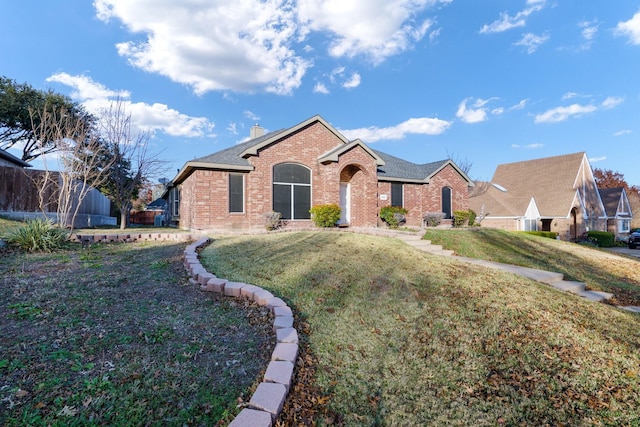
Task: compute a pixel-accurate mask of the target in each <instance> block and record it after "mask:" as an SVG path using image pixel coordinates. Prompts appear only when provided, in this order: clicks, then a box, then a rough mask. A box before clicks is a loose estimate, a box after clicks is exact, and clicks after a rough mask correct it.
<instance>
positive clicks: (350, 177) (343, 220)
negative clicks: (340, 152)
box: [338, 164, 364, 226]
mask: <svg viewBox="0 0 640 427" xmlns="http://www.w3.org/2000/svg"><path fill="white" fill-rule="evenodd" d="M363 174H364V172H363V170H362V168H360V166H358V165H354V164H351V165H347V166H345V167H344V168H343V169H342V171H340V221H338V224H340V225H342V226H347V225H349V224H351V223H352V220H353V215H352V213H353V211H354V209H353V207H354V206H355V205H356V204H357V200H355V199H354V197H352V196H353V193H354V191H353V187H354V181H355V180H357V177H358V176H359V175H363Z"/></svg>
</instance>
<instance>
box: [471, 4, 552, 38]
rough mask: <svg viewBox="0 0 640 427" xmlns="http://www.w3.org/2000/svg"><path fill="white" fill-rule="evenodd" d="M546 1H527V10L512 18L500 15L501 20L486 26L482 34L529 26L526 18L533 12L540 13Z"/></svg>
mask: <svg viewBox="0 0 640 427" xmlns="http://www.w3.org/2000/svg"><path fill="white" fill-rule="evenodd" d="M545 3H546V1H545V0H534V1H527V5H528V6H529V7H527V8H526V9H524V10H522V11H520V12H518V13H516V14H515V15H513V16H511V15H509V14H508V13H506V12H502V13H500V19H497V20H495V21H493V22H492V23H491V24H485V25H483V26H482V28H480V34H489V33H501V32H504V31H508V30H511V29H512V28H517V27H524V26H525V25H526V24H527V21H526V18H527V17H529V15H531V14H532V13H533V12H538V11H540V10H542V8H544V6H545Z"/></svg>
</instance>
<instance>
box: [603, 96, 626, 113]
mask: <svg viewBox="0 0 640 427" xmlns="http://www.w3.org/2000/svg"><path fill="white" fill-rule="evenodd" d="M623 102H624V98H620V97H615V96H610V97H608V98H607V99H605V100H604V101H602V104H600V106H601V107H602V108H604V109H605V110H609V109H611V108H614V107H616V106H618V105H620V104H622V103H623Z"/></svg>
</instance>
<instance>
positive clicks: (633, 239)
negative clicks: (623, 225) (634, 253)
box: [628, 228, 640, 249]
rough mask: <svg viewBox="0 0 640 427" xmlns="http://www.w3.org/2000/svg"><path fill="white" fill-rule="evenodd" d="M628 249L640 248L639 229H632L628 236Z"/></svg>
mask: <svg viewBox="0 0 640 427" xmlns="http://www.w3.org/2000/svg"><path fill="white" fill-rule="evenodd" d="M628 244H629V249H635V248H637V247H638V246H640V228H634V229H632V230H631V234H629V241H628Z"/></svg>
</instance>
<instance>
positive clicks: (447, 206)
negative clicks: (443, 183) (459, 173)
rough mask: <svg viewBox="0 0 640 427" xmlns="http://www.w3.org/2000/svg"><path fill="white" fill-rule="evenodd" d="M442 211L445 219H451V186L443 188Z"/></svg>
mask: <svg viewBox="0 0 640 427" xmlns="http://www.w3.org/2000/svg"><path fill="white" fill-rule="evenodd" d="M442 212H444V217H445V219H451V188H449V187H443V188H442Z"/></svg>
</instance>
